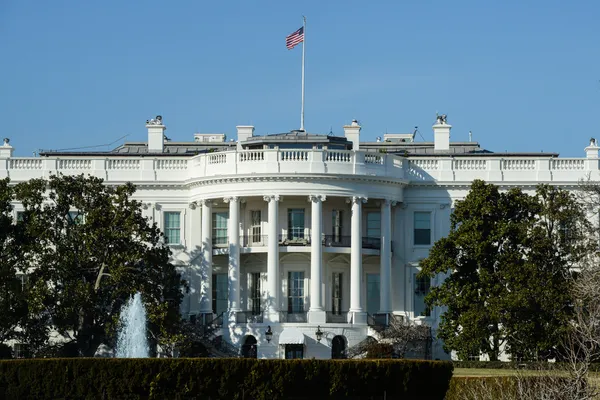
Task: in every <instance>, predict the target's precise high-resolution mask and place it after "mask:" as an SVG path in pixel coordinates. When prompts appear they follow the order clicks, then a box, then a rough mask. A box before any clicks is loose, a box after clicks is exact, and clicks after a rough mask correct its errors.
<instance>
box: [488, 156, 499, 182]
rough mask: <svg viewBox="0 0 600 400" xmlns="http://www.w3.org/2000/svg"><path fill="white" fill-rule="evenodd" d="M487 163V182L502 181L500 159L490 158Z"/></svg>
mask: <svg viewBox="0 0 600 400" xmlns="http://www.w3.org/2000/svg"><path fill="white" fill-rule="evenodd" d="M487 161H488V165H487V169H488V176H487V180H488V181H502V180H503V177H502V159H500V158H490V159H489V160H487Z"/></svg>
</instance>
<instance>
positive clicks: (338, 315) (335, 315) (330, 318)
mask: <svg viewBox="0 0 600 400" xmlns="http://www.w3.org/2000/svg"><path fill="white" fill-rule="evenodd" d="M349 318H350V316H349V315H348V312H347V311H327V313H326V319H325V321H326V322H327V323H331V324H350V323H352V321H351V318H350V319H349Z"/></svg>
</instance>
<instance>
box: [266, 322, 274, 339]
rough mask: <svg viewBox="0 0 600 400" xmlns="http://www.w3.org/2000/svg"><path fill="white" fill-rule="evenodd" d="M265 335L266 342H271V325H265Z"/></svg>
mask: <svg viewBox="0 0 600 400" xmlns="http://www.w3.org/2000/svg"><path fill="white" fill-rule="evenodd" d="M265 337H266V338H267V343H271V339H273V331H272V330H271V325H269V326H267V332H266V333H265Z"/></svg>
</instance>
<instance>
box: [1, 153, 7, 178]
mask: <svg viewBox="0 0 600 400" xmlns="http://www.w3.org/2000/svg"><path fill="white" fill-rule="evenodd" d="M4 178H8V159H6V158H5V159H0V179H4Z"/></svg>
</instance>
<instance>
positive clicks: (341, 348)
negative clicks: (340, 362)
mask: <svg viewBox="0 0 600 400" xmlns="http://www.w3.org/2000/svg"><path fill="white" fill-rule="evenodd" d="M331 358H333V359H341V358H346V341H345V340H344V337H343V336H339V335H338V336H334V337H333V340H332V341H331Z"/></svg>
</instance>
